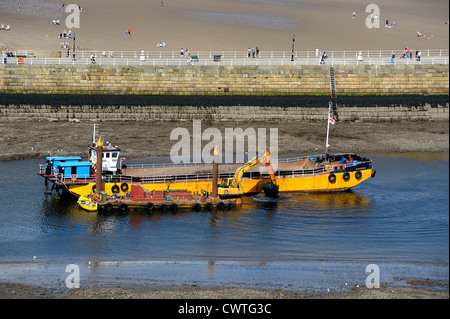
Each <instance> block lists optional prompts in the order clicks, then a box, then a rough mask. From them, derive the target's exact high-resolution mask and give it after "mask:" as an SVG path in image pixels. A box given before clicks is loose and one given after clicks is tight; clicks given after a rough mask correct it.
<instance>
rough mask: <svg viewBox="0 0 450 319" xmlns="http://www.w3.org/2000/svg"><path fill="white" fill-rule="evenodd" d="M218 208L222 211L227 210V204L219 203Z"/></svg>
mask: <svg viewBox="0 0 450 319" xmlns="http://www.w3.org/2000/svg"><path fill="white" fill-rule="evenodd" d="M216 208H217V209H220V210H222V209H224V208H225V204H224V203H223V202H218V203H217V205H216Z"/></svg>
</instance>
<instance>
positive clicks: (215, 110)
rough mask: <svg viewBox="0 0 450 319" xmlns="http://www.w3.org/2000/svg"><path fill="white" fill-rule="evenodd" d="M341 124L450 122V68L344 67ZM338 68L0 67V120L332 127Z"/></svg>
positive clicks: (339, 77) (340, 75)
mask: <svg viewBox="0 0 450 319" xmlns="http://www.w3.org/2000/svg"><path fill="white" fill-rule="evenodd" d="M335 79H336V88H337V96H338V113H339V120H371V121H374V120H375V121H393V120H404V119H406V120H447V121H448V118H449V117H448V96H449V68H448V66H446V65H419V64H417V65H395V66H394V65H385V66H379V65H371V66H369V65H365V66H361V65H360V66H335ZM329 97H330V83H329V66H327V65H316V66H295V67H294V66H194V65H185V66H179V67H173V66H167V67H166V66H128V67H118V66H100V65H76V66H68V65H61V66H58V65H11V64H7V65H0V119H7V120H24V119H37V120H41V119H47V120H102V121H125V120H138V121H140V120H150V121H178V120H182V121H187V120H193V119H202V120H211V121H234V122H239V121H245V122H248V121H277V122H288V121H301V120H309V121H314V120H323V119H326V115H327V112H326V107H327V105H328V100H329Z"/></svg>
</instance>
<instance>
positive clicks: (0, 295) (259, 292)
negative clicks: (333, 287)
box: [0, 282, 449, 300]
mask: <svg viewBox="0 0 450 319" xmlns="http://www.w3.org/2000/svg"><path fill="white" fill-rule="evenodd" d="M422 284H423V283H422ZM445 286H446V287H447V288H446V290H445V288H444V289H443V287H445ZM448 298H449V294H448V282H447V283H441V282H439V283H432V284H431V286H425V287H424V286H421V285H420V283H418V285H412V286H408V287H386V286H385V285H382V286H380V288H372V289H368V288H366V287H356V286H355V287H352V288H351V289H350V290H349V291H347V292H339V293H337V292H330V293H322V294H317V293H312V292H292V291H282V290H279V289H275V290H265V289H247V288H237V287H220V288H219V287H216V288H205V287H189V286H179V287H146V288H144V287H102V288H79V289H73V290H68V289H47V288H43V287H36V286H27V285H21V284H12V283H0V299H86V300H88V299H89V300H92V299H166V300H173V299H183V300H189V299H210V300H212V299H215V300H217V299H234V300H246V299H260V300H264V299H266V300H273V299H290V300H293V299H298V300H300V299H372V300H373V299H377V300H381V299H448Z"/></svg>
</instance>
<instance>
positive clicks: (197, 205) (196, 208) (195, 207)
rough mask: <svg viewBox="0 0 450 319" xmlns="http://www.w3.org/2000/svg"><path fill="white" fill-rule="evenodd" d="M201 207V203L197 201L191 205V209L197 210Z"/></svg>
mask: <svg viewBox="0 0 450 319" xmlns="http://www.w3.org/2000/svg"><path fill="white" fill-rule="evenodd" d="M201 208H202V205H200V204H199V203H195V204H194V205H192V210H194V211H196V212H198V211H199V210H200V209H201Z"/></svg>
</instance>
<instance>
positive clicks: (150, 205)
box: [145, 203, 155, 212]
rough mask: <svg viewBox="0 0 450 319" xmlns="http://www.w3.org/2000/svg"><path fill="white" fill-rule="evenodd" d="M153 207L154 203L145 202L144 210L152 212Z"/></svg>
mask: <svg viewBox="0 0 450 319" xmlns="http://www.w3.org/2000/svg"><path fill="white" fill-rule="evenodd" d="M153 209H155V205H154V204H153V203H147V204H145V210H146V211H148V212H152V211H153Z"/></svg>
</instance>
